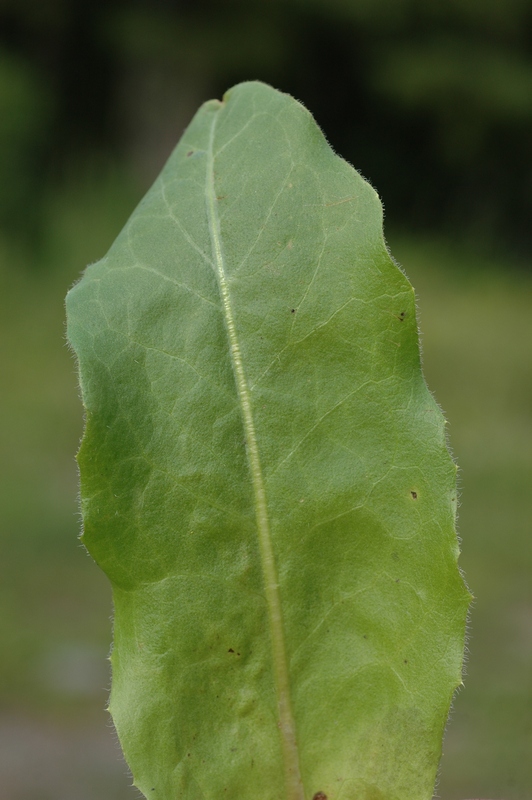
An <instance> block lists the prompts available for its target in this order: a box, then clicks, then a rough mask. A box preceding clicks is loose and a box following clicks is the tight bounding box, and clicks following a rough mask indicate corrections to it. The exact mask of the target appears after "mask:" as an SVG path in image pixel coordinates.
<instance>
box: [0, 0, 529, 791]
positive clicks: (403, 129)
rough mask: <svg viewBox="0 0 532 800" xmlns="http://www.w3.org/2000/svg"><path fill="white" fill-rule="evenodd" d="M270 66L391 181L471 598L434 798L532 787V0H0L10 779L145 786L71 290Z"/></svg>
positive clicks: (50, 787)
mask: <svg viewBox="0 0 532 800" xmlns="http://www.w3.org/2000/svg"><path fill="white" fill-rule="evenodd" d="M255 78H258V79H261V80H264V81H267V82H269V83H271V84H273V85H274V86H276V87H277V88H279V89H282V90H284V91H287V92H290V93H291V94H293V95H294V96H295V97H297V98H298V99H300V100H301V101H303V102H304V103H305V104H306V105H307V106H308V107H309V108H310V109H311V110H312V112H313V113H314V115H315V117H316V119H317V121H318V123H319V124H320V125H321V126H322V128H323V129H324V131H325V132H326V135H327V137H328V139H329V141H330V143H331V145H332V146H333V147H334V148H335V150H336V151H337V152H339V153H340V154H342V155H343V156H344V157H346V158H347V159H348V160H349V161H350V162H351V163H352V164H353V165H354V166H356V167H357V168H358V169H359V170H360V171H361V172H362V174H363V175H364V176H365V177H366V178H367V179H368V180H370V181H371V183H372V184H373V185H374V186H376V187H377V188H378V190H379V193H380V195H381V197H382V198H383V202H384V205H385V208H386V235H387V239H388V242H389V245H390V249H391V250H392V253H393V254H394V256H395V257H396V259H397V260H398V261H400V263H401V264H402V265H403V267H404V269H405V271H406V273H407V274H408V276H409V277H410V278H411V280H412V282H413V283H414V285H415V286H416V289H417V292H418V299H419V308H420V325H421V330H422V336H423V350H424V362H425V371H426V376H427V380H428V383H429V386H430V388H431V389H432V391H433V392H434V393H435V395H436V398H437V400H438V401H439V403H440V404H441V405H442V407H443V409H444V410H445V412H446V415H447V417H448V420H449V423H450V424H449V439H450V443H451V446H452V448H453V451H454V453H455V455H456V457H457V459H458V461H459V463H460V466H461V477H460V483H461V491H462V507H461V513H460V535H461V538H462V548H463V555H462V559H461V565H462V568H463V569H464V571H465V573H466V576H467V579H468V583H469V585H470V587H471V589H472V590H473V592H474V594H475V595H476V602H475V604H474V607H473V609H472V612H471V620H470V630H469V655H468V664H467V676H466V679H465V689H464V690H463V691H462V692H461V693H460V694H459V695H458V696H457V697H456V698H455V702H454V710H453V714H452V718H451V721H450V723H449V725H448V731H447V735H446V739H445V745H444V756H443V760H442V765H441V776H440V781H439V786H438V789H437V796H438V797H441V798H443V800H464V799H465V798H473V797H475V798H479V797H482V798H494V799H495V798H497V799H498V798H500V799H501V800H529V798H530V797H531V796H532V758H531V755H532V592H531V569H532V359H531V344H532V313H531V312H532V225H531V219H530V212H531V199H532V2H529V0H505V1H504V2H500V0H306V1H305V0H262V1H261V2H260V1H259V0H223V1H222V0H218V2H216V0H189V1H187V0H181V2H178V1H177V0H174V2H172V1H171V0H151V1H150V0H130V1H129V2H126V1H125V0H90V2H89V0H47V2H45V3H43V2H42V1H41V0H0V349H1V378H0V397H1V402H0V469H1V476H0V514H1V518H0V525H1V530H0V786H1V789H0V794H1V796H2V798H5V800H127V798H130V800H132V799H133V798H135V797H138V793H137V792H136V791H135V790H134V789H132V788H131V786H130V779H129V777H128V774H127V768H126V766H125V765H124V763H123V761H122V760H121V756H120V751H119V748H118V745H117V742H116V737H115V735H114V733H113V732H112V729H111V726H110V723H109V720H108V718H107V715H106V712H105V710H104V709H105V704H106V697H107V690H108V685H109V672H108V663H107V661H106V656H107V654H108V651H109V642H110V637H111V622H110V615H111V597H110V591H109V587H108V585H107V581H106V579H105V578H104V576H103V575H102V574H100V572H99V570H98V569H97V568H96V567H95V566H94V564H93V563H92V562H91V560H90V558H89V557H88V556H87V555H86V554H85V552H84V551H83V549H82V548H81V546H80V545H79V543H78V541H77V534H78V530H79V519H78V515H77V500H76V495H77V478H76V468H75V463H74V460H73V457H74V453H75V451H76V448H77V444H78V441H79V438H80V435H81V428H82V410H81V405H80V402H79V398H78V392H77V388H76V377H75V369H74V363H73V360H72V358H71V356H70V354H69V352H68V350H67V348H66V345H65V340H64V313H63V297H64V294H65V292H66V290H67V289H68V288H69V287H70V285H71V284H72V283H73V282H74V281H75V280H76V279H77V278H78V277H79V275H80V273H81V270H82V269H83V268H84V266H85V265H86V264H88V263H90V262H92V261H95V260H97V259H98V258H100V257H101V256H102V255H103V254H104V253H105V252H106V250H107V248H108V247H109V245H110V244H111V242H112V240H113V239H114V238H115V236H116V234H117V233H118V232H119V230H120V228H121V227H122V225H123V224H124V222H125V221H126V219H127V217H128V216H129V214H130V213H131V211H132V210H133V208H134V206H135V204H136V203H137V202H138V200H139V199H140V198H141V196H142V195H143V193H144V192H145V191H146V189H147V188H148V187H149V186H150V184H151V183H152V181H153V180H154V178H155V177H156V175H157V173H158V172H159V170H160V168H161V167H162V165H163V163H164V162H165V160H166V158H167V157H168V155H169V153H170V151H171V149H172V148H173V146H174V145H175V143H176V142H177V140H178V139H179V137H180V136H181V133H182V132H183V129H184V127H185V126H186V125H187V124H188V122H189V121H190V118H191V116H192V114H193V113H194V111H195V110H196V108H197V107H198V106H199V104H200V103H202V102H203V101H204V100H206V99H209V98H211V97H221V95H222V94H223V92H224V90H225V89H227V88H228V87H229V86H231V85H232V84H234V83H236V82H238V81H241V80H245V79H255Z"/></svg>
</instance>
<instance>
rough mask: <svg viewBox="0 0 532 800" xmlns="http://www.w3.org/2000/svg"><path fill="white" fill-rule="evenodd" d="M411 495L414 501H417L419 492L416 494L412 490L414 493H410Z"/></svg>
mask: <svg viewBox="0 0 532 800" xmlns="http://www.w3.org/2000/svg"><path fill="white" fill-rule="evenodd" d="M410 494H411V495H412V500H417V492H415V491H414V490H413V489H412V491H411V492H410Z"/></svg>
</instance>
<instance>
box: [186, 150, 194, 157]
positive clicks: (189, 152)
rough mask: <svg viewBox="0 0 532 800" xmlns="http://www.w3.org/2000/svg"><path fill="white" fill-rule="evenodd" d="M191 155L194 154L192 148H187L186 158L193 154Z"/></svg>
mask: <svg viewBox="0 0 532 800" xmlns="http://www.w3.org/2000/svg"><path fill="white" fill-rule="evenodd" d="M193 155H194V150H189V151H188V153H187V158H190V156H193Z"/></svg>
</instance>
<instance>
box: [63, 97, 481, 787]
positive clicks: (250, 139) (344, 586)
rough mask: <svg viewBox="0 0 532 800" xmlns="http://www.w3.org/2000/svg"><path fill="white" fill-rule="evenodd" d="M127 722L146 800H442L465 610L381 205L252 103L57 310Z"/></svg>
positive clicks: (323, 147)
mask: <svg viewBox="0 0 532 800" xmlns="http://www.w3.org/2000/svg"><path fill="white" fill-rule="evenodd" d="M67 306H68V319H69V324H68V335H69V338H70V341H71V343H72V345H73V347H74V349H75V351H76V353H77V356H78V358H79V365H80V376H81V378H80V379H81V386H82V393H83V401H84V404H85V407H86V414H87V417H86V430H85V435H84V438H83V442H82V446H81V450H80V453H79V456H78V458H79V465H80V470H81V494H82V511H83V519H84V534H83V540H84V542H85V544H86V546H87V547H88V549H89V551H90V552H91V554H92V555H93V556H94V558H95V559H96V561H97V562H98V563H99V564H100V566H101V567H102V568H103V569H104V570H105V572H106V573H107V575H108V576H109V578H110V579H111V581H112V584H113V589H114V603H115V632H114V633H115V642H114V649H113V654H112V665H113V687H112V692H111V704H110V708H111V712H112V715H113V719H114V722H115V725H116V728H117V731H118V734H119V737H120V740H121V743H122V746H123V749H124V752H125V755H126V758H127V760H128V762H129V764H130V766H131V769H132V772H133V775H134V780H135V784H136V785H137V786H138V787H139V788H140V789H141V791H142V792H143V793H144V794H145V795H146V797H148V798H150V799H151V798H153V800H176V798H186V800H200V799H201V800H222V798H231V800H281V799H283V798H284V799H285V800H303V798H305V800H311V798H316V797H317V798H320V800H321V798H322V797H323V796H326V797H327V798H328V800H370V799H371V800H384V798H386V800H388V798H390V799H392V798H393V800H403V799H404V800H417V799H418V798H423V799H424V800H429V798H430V797H431V796H432V790H433V786H434V781H435V776H436V770H437V766H438V761H439V756H440V752H441V739H442V733H443V728H444V724H445V720H446V717H447V713H448V709H449V705H450V702H451V697H452V694H453V692H454V690H455V688H456V687H457V686H458V685H459V684H460V681H461V664H462V651H463V640H464V624H465V616H466V610H467V606H468V603H469V594H468V592H467V591H466V589H465V587H464V585H463V581H462V578H461V576H460V574H459V571H458V568H457V565H456V560H457V557H458V545H457V540H456V535H455V530H454V520H455V509H456V481H455V477H456V467H455V465H454V463H453V461H452V460H451V458H450V456H449V453H448V451H447V448H446V444H445V432H444V420H443V418H442V415H441V413H440V411H439V409H438V407H437V405H436V403H435V402H434V400H433V398H432V397H431V395H430V393H429V392H428V390H427V388H426V385H425V383H424V380H423V377H422V373H421V367H420V357H419V345H418V335H417V328H416V312H415V303H414V293H413V290H412V288H411V286H410V284H409V283H408V281H407V279H406V277H405V276H404V275H403V273H402V272H401V271H400V270H399V269H398V267H397V266H396V265H395V264H394V263H393V262H392V260H391V258H390V256H389V254H388V252H387V249H386V246H385V244H384V240H383V234H382V211H381V206H380V203H379V200H378V197H377V195H376V193H375V192H374V190H373V189H372V188H371V187H370V186H369V185H368V184H367V183H366V182H365V181H364V180H363V179H362V178H361V177H360V175H359V174H358V173H357V172H355V171H354V170H353V169H352V167H350V166H349V165H348V164H347V163H346V162H345V161H343V160H342V159H341V158H339V157H338V156H336V155H335V154H334V153H333V152H332V150H331V149H330V147H329V146H328V145H327V143H326V141H325V139H324V137H323V135H322V133H321V132H320V130H319V128H318V127H317V125H316V124H315V122H314V121H313V119H312V117H311V116H310V114H309V113H308V112H307V111H306V110H305V109H304V108H303V107H302V106H301V105H300V104H299V103H297V102H296V101H295V100H293V99H292V98H290V97H289V96H287V95H284V94H281V93H279V92H277V91H275V90H273V89H271V88H270V87H268V86H265V85H263V84H260V83H245V84H241V85H239V86H236V87H235V88H233V89H232V90H231V91H229V92H228V93H227V94H226V96H225V98H224V101H223V102H221V103H220V102H218V101H211V102H208V103H206V104H205V105H204V106H203V107H202V108H201V109H200V110H199V112H198V114H197V115H196V117H195V118H194V120H193V121H192V123H191V125H190V127H189V128H188V130H187V131H186V132H185V134H184V136H183V139H182V140H181V142H180V143H179V145H178V146H177V148H176V150H175V152H174V153H173V155H172V156H171V158H170V160H169V161H168V163H167V165H166V167H165V168H164V170H163V172H162V174H161V175H160V177H159V178H158V180H157V181H156V183H155V185H154V186H153V188H152V189H151V190H150V191H149V192H148V194H147V195H146V197H145V198H144V200H143V201H142V202H141V204H140V206H139V207H138V208H137V210H136V211H135V212H134V214H133V215H132V217H131V219H130V220H129V222H128V224H127V225H126V227H125V229H124V230H123V231H122V233H121V234H120V235H119V237H118V239H117V240H116V242H115V243H114V245H113V246H112V248H111V250H110V251H109V253H108V255H107V256H106V257H105V258H104V259H103V260H102V261H100V262H99V263H97V264H94V265H93V266H91V267H89V268H88V270H87V271H86V273H85V276H84V278H83V279H82V281H81V282H80V283H79V284H77V286H75V287H74V288H73V289H72V290H71V292H70V294H69V296H68V301H67Z"/></svg>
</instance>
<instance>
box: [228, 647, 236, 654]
mask: <svg viewBox="0 0 532 800" xmlns="http://www.w3.org/2000/svg"><path fill="white" fill-rule="evenodd" d="M227 652H228V653H234V652H235V651H234V650H233V648H232V647H230V648H229V650H228V651H227Z"/></svg>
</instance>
